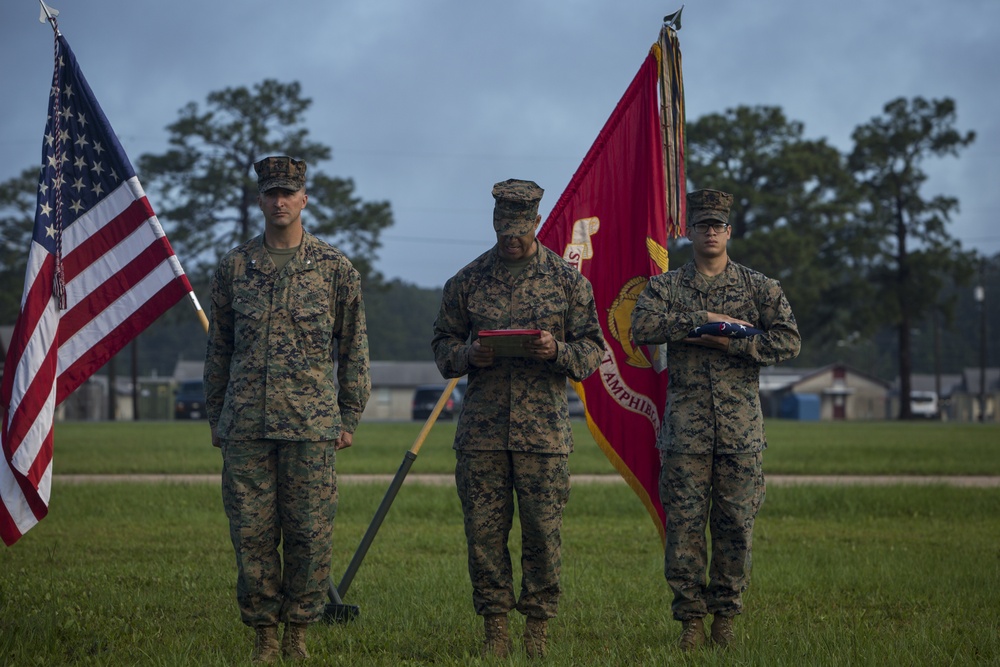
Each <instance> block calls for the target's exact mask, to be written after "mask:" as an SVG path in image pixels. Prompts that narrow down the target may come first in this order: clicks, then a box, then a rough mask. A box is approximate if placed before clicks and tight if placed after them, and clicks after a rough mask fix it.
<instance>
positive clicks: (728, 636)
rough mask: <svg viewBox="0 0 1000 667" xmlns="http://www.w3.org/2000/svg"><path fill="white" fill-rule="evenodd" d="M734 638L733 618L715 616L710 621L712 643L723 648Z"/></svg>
mask: <svg viewBox="0 0 1000 667" xmlns="http://www.w3.org/2000/svg"><path fill="white" fill-rule="evenodd" d="M734 637H735V635H734V634H733V617H732V616H720V615H719V614H716V615H715V618H713V619H712V643H713V644H715V645H716V646H719V647H721V648H725V647H726V646H729V645H730V644H731V643H732V641H733V639H734Z"/></svg>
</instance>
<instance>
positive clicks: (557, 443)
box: [432, 180, 604, 657]
mask: <svg viewBox="0 0 1000 667" xmlns="http://www.w3.org/2000/svg"><path fill="white" fill-rule="evenodd" d="M493 196H494V198H495V200H496V204H495V207H494V216H493V217H494V220H493V222H494V229H495V231H496V234H497V244H496V245H495V246H494V247H493V248H492V249H490V250H489V251H488V252H486V253H484V254H483V255H481V256H479V257H478V258H476V259H475V260H474V261H473V262H472V263H470V264H469V265H468V266H466V267H465V268H463V269H462V270H461V271H459V272H458V274H456V275H455V276H454V277H453V278H451V279H450V280H449V281H448V282H447V283H446V284H445V287H444V294H443V296H442V301H441V309H440V313H439V314H438V318H437V321H436V322H435V323H434V339H433V342H432V346H433V349H434V357H435V360H436V362H437V366H438V368H439V369H440V371H441V374H442V375H443V376H444V377H447V378H454V377H460V376H462V375H466V374H468V376H469V379H468V389H467V390H466V392H465V396H464V399H463V402H462V411H461V414H460V416H459V420H458V427H457V432H456V435H455V445H454V447H455V450H456V456H457V464H456V468H455V479H456V482H457V486H458V495H459V498H460V499H461V503H462V511H463V514H464V517H465V533H466V538H467V541H468V550H469V575H470V578H471V580H472V590H473V593H472V598H473V605H474V608H475V611H476V613H477V614H479V615H481V616H483V617H484V619H485V622H486V633H487V638H486V646H485V651H486V652H487V653H490V654H494V655H505V654H506V653H507V651H508V650H509V639H508V638H507V631H506V619H507V613H508V612H509V611H510V610H511V609H515V608H516V609H517V610H518V611H519V612H521V613H522V614H524V615H525V616H527V617H528V626H527V630H526V634H525V641H526V650H527V651H528V654H529V655H531V656H532V657H537V656H539V655H544V653H545V632H546V625H545V621H546V619H549V618H552V617H553V616H555V615H556V608H557V604H558V601H559V594H560V586H559V573H560V567H561V538H560V528H561V525H562V512H563V508H564V507H565V505H566V501H567V499H568V497H569V466H568V456H569V453H570V452H571V451H572V449H573V439H572V430H571V427H570V421H569V408H568V405H567V401H566V378H567V377H569V378H572V379H574V380H582V379H584V378H585V377H587V376H588V375H590V374H591V373H592V372H594V370H596V369H597V367H598V365H599V364H600V359H601V352H602V350H603V349H604V339H603V336H602V333H601V328H600V324H599V323H598V319H597V310H596V307H595V305H594V295H593V289H592V288H591V285H590V283H589V282H588V281H587V279H586V278H584V277H583V276H582V275H581V274H580V272H579V271H577V270H575V269H574V268H573V267H572V266H570V265H569V264H568V263H566V262H565V261H564V260H563V259H562V258H561V257H559V256H558V255H556V254H555V253H553V252H552V251H550V250H548V249H547V248H545V247H543V246H542V245H541V244H540V243H538V242H537V241H536V239H535V236H534V232H535V229H536V227H537V225H538V222H539V220H540V217H539V216H538V202H539V200H540V199H541V196H542V189H541V188H539V187H538V186H537V185H536V184H535V183H532V182H531V181H518V180H509V181H504V182H502V183H497V184H496V185H495V186H494V189H493ZM490 329H539V330H541V331H542V334H541V336H540V337H539V338H538V339H537V340H534V341H532V342H530V343H527V344H526V347H525V349H524V355H525V356H523V357H501V356H497V355H495V354H494V353H493V351H492V348H490V347H489V346H488V345H487V343H486V342H485V341H486V339H479V332H480V331H483V330H490ZM515 492H516V494H517V505H518V511H519V517H520V520H521V534H522V551H523V554H522V561H521V562H522V570H523V574H522V581H521V590H520V594H519V595H518V596H517V598H515V595H514V584H513V580H512V572H511V562H510V553H509V551H508V546H507V540H508V535H509V533H510V530H511V526H512V521H513V513H514V494H515ZM499 626H502V628H501V627H499Z"/></svg>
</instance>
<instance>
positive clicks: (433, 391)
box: [412, 383, 465, 420]
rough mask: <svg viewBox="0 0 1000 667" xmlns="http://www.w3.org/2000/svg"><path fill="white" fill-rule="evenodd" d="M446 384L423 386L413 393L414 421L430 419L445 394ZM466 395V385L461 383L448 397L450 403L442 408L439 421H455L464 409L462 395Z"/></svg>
mask: <svg viewBox="0 0 1000 667" xmlns="http://www.w3.org/2000/svg"><path fill="white" fill-rule="evenodd" d="M447 386H448V385H446V384H423V385H420V386H419V387H417V388H416V389H415V390H414V391H413V410H412V414H413V419H417V420H422V419H427V418H428V417H430V415H431V412H433V410H434V406H435V405H437V402H438V399H439V398H441V394H443V393H444V390H445V388H446V387H447ZM464 393H465V383H459V385H458V386H456V387H455V388H454V389H453V390H452V392H451V396H449V397H448V402H447V403H445V405H444V407H443V408H441V414H440V415H438V419H454V418H455V415H457V414H458V411H459V408H461V407H462V395H463V394H464Z"/></svg>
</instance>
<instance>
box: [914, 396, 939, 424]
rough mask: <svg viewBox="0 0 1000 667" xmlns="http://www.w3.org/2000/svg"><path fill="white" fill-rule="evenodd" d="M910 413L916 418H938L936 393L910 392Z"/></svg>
mask: <svg viewBox="0 0 1000 667" xmlns="http://www.w3.org/2000/svg"><path fill="white" fill-rule="evenodd" d="M910 412H911V413H913V416H914V417H918V418H920V417H922V418H924V419H937V418H938V417H940V414H939V407H938V395H937V392H935V391H911V392H910Z"/></svg>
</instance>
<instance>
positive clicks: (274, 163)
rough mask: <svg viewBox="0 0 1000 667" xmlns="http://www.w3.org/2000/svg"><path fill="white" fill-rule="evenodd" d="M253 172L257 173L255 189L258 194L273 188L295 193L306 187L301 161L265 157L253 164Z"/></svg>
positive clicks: (303, 164)
mask: <svg viewBox="0 0 1000 667" xmlns="http://www.w3.org/2000/svg"><path fill="white" fill-rule="evenodd" d="M253 170H254V171H256V172H257V189H258V190H259V191H260V192H267V191H268V190H273V189H274V188H283V189H285V190H291V191H293V192H297V191H299V190H301V189H302V188H304V187H305V186H306V163H305V162H303V161H302V160H296V159H294V158H290V157H286V156H284V155H282V156H278V157H266V158H264V159H263V160H261V161H259V162H255V163H254V165H253Z"/></svg>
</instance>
